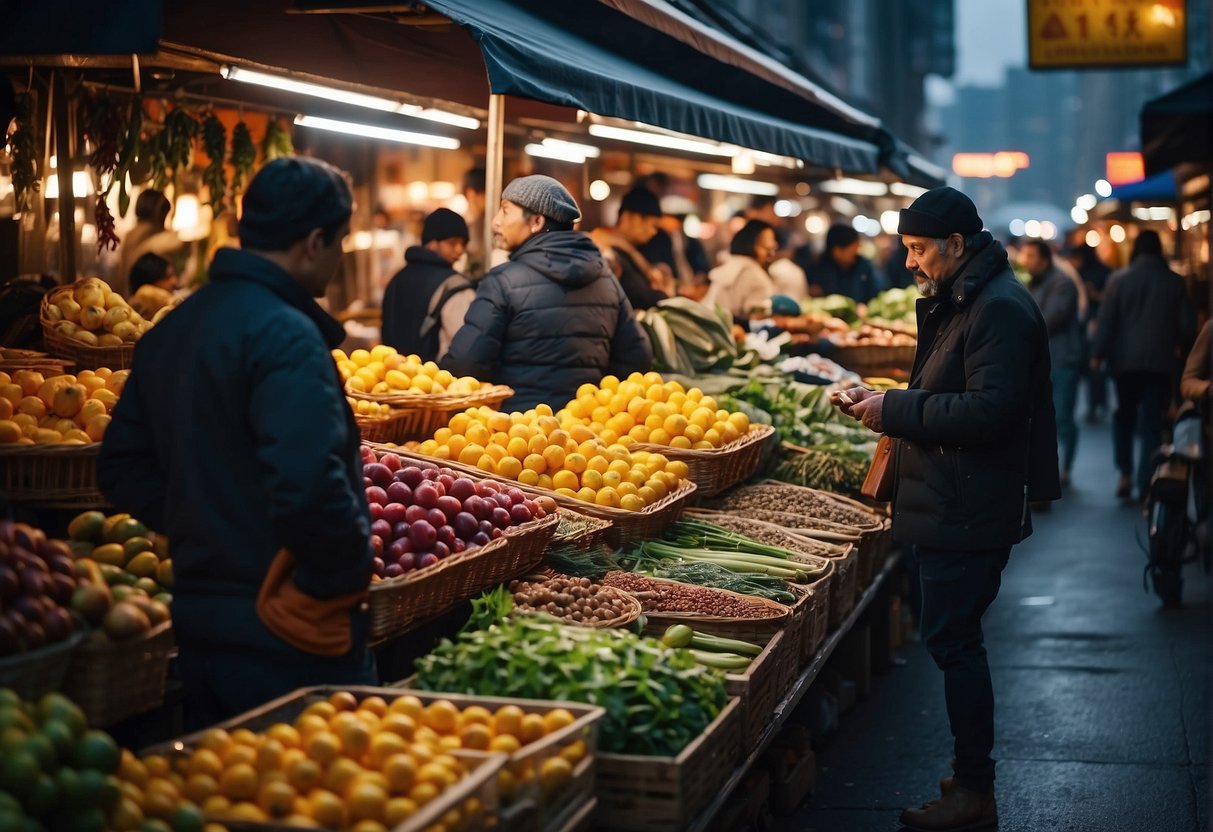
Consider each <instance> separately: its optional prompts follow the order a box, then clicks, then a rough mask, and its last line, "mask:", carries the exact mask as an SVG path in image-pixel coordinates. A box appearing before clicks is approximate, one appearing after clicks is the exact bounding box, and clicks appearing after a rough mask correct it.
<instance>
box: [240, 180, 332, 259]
mask: <svg viewBox="0 0 1213 832" xmlns="http://www.w3.org/2000/svg"><path fill="white" fill-rule="evenodd" d="M353 208H354V198H353V195H352V194H351V193H350V186H349V182H348V181H347V180H346V178H345V174H344V173H342V172H341V171H340V170H338V169H337V168H335V167H333V166H332V165H330V164H328V163H327V162H322V161H320V160H319V159H308V158H306V157H303V156H289V157H285V158H280V159H275V160H273V161H272V162H268V163H267V164H266V165H265V167H263V168H262V169H261V170H259V171H258V172H257V175H256V176H254V177H253V181H252V182H249V186H248V189H247V190H245V192H244V200H243V202H242V213H241V215H240V244H241V245H242V246H243V247H245V248H250V249H254V250H257V251H283V250H285V249H288V248H290V247H291V245H293V244H294V243H295V242H296V241H297V240H299V239H301V238H302V237H305V236H307V235H308V234H309V233H310V232H311V231H312V230H313V229H316V228H329V227H331V226H333V225H335V224H337V223H341V222H344V221H345V220H348V219H349V218H350V214H351V213H352V212H353Z"/></svg>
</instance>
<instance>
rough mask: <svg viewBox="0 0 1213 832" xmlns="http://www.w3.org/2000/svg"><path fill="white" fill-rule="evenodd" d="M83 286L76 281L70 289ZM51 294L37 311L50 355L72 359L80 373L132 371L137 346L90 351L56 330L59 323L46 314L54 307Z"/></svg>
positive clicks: (90, 349) (129, 345) (126, 345)
mask: <svg viewBox="0 0 1213 832" xmlns="http://www.w3.org/2000/svg"><path fill="white" fill-rule="evenodd" d="M82 282H83V281H77V282H76V283H73V284H71V286H72V287H73V288H74V287H76V286H79V285H80V283H82ZM52 294H54V292H53V291H52V292H47V293H46V294H45V295H43V296H42V303H41V305H40V306H39V307H38V320H39V321H40V322H41V324H42V340H43V343H45V344H46V349H47V351H48V352H50V354H51V355H56V356H59V357H61V358H66V359H69V360H70V361H72V362H73V363H74V364H75V365H76V366H77V367H78V368H79V369H81V370H96V369H98V368H100V367H108V368H109V369H111V370H127V369H130V366H131V361H133V360H134V358H135V345H134V344H117V345H115V346H110V347H90V346H89V345H88V344H83V343H81V342H79V341H77V340H76V339H75V338H69V337H68V336H66V335H64V334H63V333H62V332H60V331H59V330H57V329H55V324H57V323H58V321H55V320H52V319H51V317H50V315H49V314H48V312H47V310H48V309H49V308H50V305H51V295H52Z"/></svg>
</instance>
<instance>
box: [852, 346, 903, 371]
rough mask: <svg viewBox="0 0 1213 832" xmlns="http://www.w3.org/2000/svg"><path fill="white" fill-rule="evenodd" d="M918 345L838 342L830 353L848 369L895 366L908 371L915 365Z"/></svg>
mask: <svg viewBox="0 0 1213 832" xmlns="http://www.w3.org/2000/svg"><path fill="white" fill-rule="evenodd" d="M917 350H918V347H917V346H916V345H915V346H908V345H907V346H900V347H889V346H876V345H874V344H860V345H854V346H847V345H846V344H837V345H835V347H834V351H833V352H832V353H830V358H832V359H834V360H835V361H837V362H838V363H839V364H841V365H842V366H844V367H846V368H847V369H848V370H854V371H856V372H862V371H867V370H872V369H878V368H885V367H895V368H897V369H899V370H906V371H908V370H909V369H910V368H911V367H913V366H914V353H915V352H917Z"/></svg>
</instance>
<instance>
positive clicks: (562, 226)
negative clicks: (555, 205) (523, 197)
mask: <svg viewBox="0 0 1213 832" xmlns="http://www.w3.org/2000/svg"><path fill="white" fill-rule="evenodd" d="M518 207H519V208H522V206H521V205H520V206H518ZM538 216H541V215H540V213H539V212H538V211H532V210H531V209H530V208H522V218H523V219H524V220H526V221H527V222H530V221H531V217H538ZM572 230H573V223H571V222H557V221H556V220H554V219H552V218H551V217H544V218H543V228H540V229H539V233H540V234H542V233H543V232H545V231H572Z"/></svg>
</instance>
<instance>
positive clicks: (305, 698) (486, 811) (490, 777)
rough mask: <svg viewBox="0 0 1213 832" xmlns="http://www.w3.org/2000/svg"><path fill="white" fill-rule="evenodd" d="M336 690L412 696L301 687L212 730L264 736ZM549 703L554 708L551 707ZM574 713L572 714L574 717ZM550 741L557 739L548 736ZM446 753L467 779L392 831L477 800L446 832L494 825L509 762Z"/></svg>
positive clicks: (411, 830)
mask: <svg viewBox="0 0 1213 832" xmlns="http://www.w3.org/2000/svg"><path fill="white" fill-rule="evenodd" d="M339 690H345V691H349V692H350V693H353V694H354V695H355V696H356V697H358V698H359V699H364V698H366V697H368V696H379V697H382V698H383V699H385V700H388V701H390V700H392V699H396V698H398V697H400V696H404V695H405V694H406V693H407V694H414V693H415V692H414V691H404V690H400V689H398V688H372V687H351V688H336V687H316V688H303V689H301V690H297V691H295V692H294V693H289V694H287V695H286V696H283V697H281V698H279V699H275V700H274V701H272V702H269V703H267V704H265V705H262V706H261V707H260V708H257V709H255V710H252V711H248V712H247V713H245V714H242V715H240V716H238V717H236V718H234V719H231V720H228V721H227V722H224V723H221V724H219V725H216V726H214V727H215V728H223V729H225V730H227V731H234V730H235V729H237V728H247V729H249V730H250V731H254V732H261V731H265V730H266V729H268V728H269V727H270V726H271V725H274V724H275V723H279V722H292V721H293V720H294V719H295V718H296V717H298V716H299V714H301V713H302V712H303V710H304V708H306V707H307V706H308V705H309V704H311V703H312V702H315V701H318V700H321V699H327V698H328V697H329V696H331V695H332V694H333V693H336V692H337V691H339ZM441 697H442V698H444V699H451V700H454V699H456V698H457V697H455V696H454V695H450V696H448V695H447V694H442V695H441ZM435 698H437V697H435ZM469 704H471V703H469ZM517 704H519V705H521V704H522V703H521V702H519V703H517ZM552 704H553V705H555V703H552ZM560 704H561V706H562V707H567V708H570V709H572V708H573V707H574V706H573V705H565V704H564V703H560ZM580 707H581V708H582V709H584V708H585V707H586V706H584V705H582V706H580ZM574 713H575V715H576V712H574ZM579 723H580V720H579V721H578V723H574V725H578V724H579ZM573 727H574V726H569V729H568V730H570V731H572V729H573ZM204 735H205V732H198V733H196V734H190V735H189V736H186V737H182V738H180V739H178V740H172V741H170V742H166V743H162V744H160V745H157V746H153V747H151V748H147V749H145V750H144V752H143V754H144V755H152V754H155V755H160V756H163V757H166V758H168V759H169V760H175V759H176V758H179V757H181V756H182V755H183V754H189V753H190V752H192V751H193V750H194V749H195V748H196V747H197V746H198V745H199V744H200V743H201V742H202V738H203V736H204ZM552 736H556V735H555V734H553V735H552ZM448 753H450V754H451V755H452V756H454V757H455V758H456V759H458V760H460V761H461V762H463V763H464V765H465V766H466V767H467V768H468V769H469V771H468V773H467V775H466V776H464V777H463V779H461V780H460V781H459V782H458V783H456V784H455V785H454V786H451V787H450V788H448V789H447V790H446V791H444V792H442V794H440V795H439V796H438V797H436V798H434V799H433V800H431V801H430V802H429V803H427V804H425V806H424V807H422V808H421V809H420V810H419V811H418V812H417V813H416V814H414V815H413V816H412V817H411V818H409V819H408V820H407V821H405V822H404V823H402V824H400V825H399V826H397V827H395V828H394V829H393V830H392V832H423V830H427V829H429V828H430V827H432V826H433V825H434V824H436V823H438V822H439V820H440V818H442V816H443V815H444V814H446V813H447V812H449V811H450V810H452V809H455V808H458V807H460V806H463V805H464V804H465V801H467V800H468V799H469V798H476V799H477V800H478V801H479V803H480V810H479V811H478V812H477V813H476V814H474V815H471V816H468V817H465V818H464V819H463V821H462V822H461V823H460V824H459V825H458V826H455V827H452V828H451V832H456V830H457V832H473V831H474V830H475V831H476V832H478V830H482V829H486V828H489V827H491V826H492V825H493V823H494V822H495V819H496V816H497V806H498V800H497V779H498V778H497V775H498V773H499V772H500V771H501V770H502V768H504V767H505V765H506V763H507V761H508V759H509V758H508V757H507V756H506V755H505V754H488V753H485V752H478V751H463V750H461V749H455V750H453V751H450V752H448ZM215 820H216V821H217V822H219V823H221V824H222V826H223V827H225V828H227V829H228V830H230V832H243V830H248V832H298V830H299V827H298V826H290V825H287V824H285V823H274V822H264V823H258V822H254V821H234V820H230V819H221V818H216V819H215Z"/></svg>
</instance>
